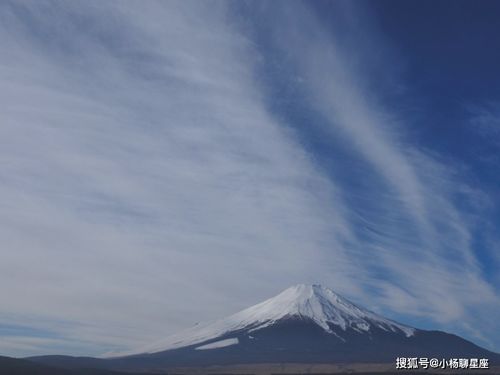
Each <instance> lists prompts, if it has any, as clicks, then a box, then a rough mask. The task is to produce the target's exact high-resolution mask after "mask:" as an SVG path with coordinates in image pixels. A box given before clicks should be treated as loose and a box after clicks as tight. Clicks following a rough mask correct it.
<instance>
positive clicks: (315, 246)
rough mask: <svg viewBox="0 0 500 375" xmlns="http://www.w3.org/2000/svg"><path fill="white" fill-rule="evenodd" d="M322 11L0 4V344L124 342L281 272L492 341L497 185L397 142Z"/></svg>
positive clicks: (156, 334) (125, 345)
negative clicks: (489, 217)
mask: <svg viewBox="0 0 500 375" xmlns="http://www.w3.org/2000/svg"><path fill="white" fill-rule="evenodd" d="M338 7H339V9H338V11H339V12H340V13H341V14H343V15H344V16H345V17H344V18H343V21H342V22H340V21H339V26H337V27H335V28H330V27H328V25H325V23H324V20H322V19H320V18H319V17H318V16H317V13H316V12H314V9H312V8H311V7H310V6H308V4H307V3H299V2H291V3H288V4H287V6H286V7H284V6H283V3H275V4H274V5H272V4H269V3H260V2H256V3H243V4H238V5H237V4H236V3H226V2H185V1H183V2H180V1H179V2H174V1H170V2H153V1H151V2H62V1H61V2H52V1H41V2H4V3H2V4H1V5H0V21H1V22H0V44H1V46H2V50H3V51H8V53H2V55H1V56H0V80H1V82H2V86H1V90H0V100H1V102H2V110H1V111H0V165H1V168H0V206H1V210H0V238H1V239H2V248H1V250H0V255H1V262H0V296H2V303H1V307H0V335H1V336H0V339H1V340H0V353H2V354H9V355H29V354H48V353H72V354H90V355H97V354H102V353H104V352H107V351H117V350H123V349H129V348H133V347H135V346H140V345H143V344H146V343H148V342H151V341H154V340H157V339H158V338H161V337H164V336H165V335H166V334H169V333H173V332H176V331H178V330H179V329H182V328H185V327H188V326H190V325H192V324H194V323H195V322H196V321H199V320H201V319H203V320H205V319H215V318H219V317H222V316H224V315H226V314H229V313H232V312H235V311H237V310H238V309H240V308H243V307H246V306H248V305H250V304H254V303H256V302H259V301H260V300H261V299H263V298H266V297H270V296H272V295H273V294H275V293H277V292H278V291H280V290H281V289H283V288H286V287H287V286H289V285H291V284H296V283H299V282H320V283H323V284H325V285H327V286H329V287H331V288H333V289H334V290H336V291H338V292H339V293H342V294H344V295H346V296H347V297H349V298H351V299H353V300H354V301H356V302H359V303H361V304H363V305H365V306H367V307H369V308H370V309H374V310H378V311H380V312H383V313H384V314H386V315H389V316H391V317H394V318H398V319H399V320H401V321H402V322H405V323H408V324H411V323H412V322H415V323H418V324H420V326H423V328H425V327H433V328H435V327H440V328H442V329H449V330H454V331H456V332H459V333H461V334H464V335H466V336H468V337H470V338H472V339H474V340H475V341H476V342H478V343H480V344H482V345H485V346H488V347H490V348H493V349H495V348H496V349H497V351H498V348H499V345H500V342H499V341H498V337H497V335H495V334H494V333H495V332H498V330H499V326H498V322H497V321H495V320H494V316H495V315H498V313H499V312H500V308H499V307H500V306H499V298H498V285H499V284H498V282H499V280H498V279H492V278H488V277H486V276H485V275H484V273H483V271H482V268H483V264H482V258H481V256H479V255H478V251H479V249H477V248H476V247H475V246H474V241H473V239H474V236H475V234H476V231H479V230H481V227H482V226H483V221H482V220H484V218H482V217H481V212H482V209H483V208H484V207H485V206H488V205H491V204H492V203H491V202H492V200H495V199H496V198H495V197H492V196H490V195H489V194H488V193H486V192H483V191H481V190H480V189H479V187H478V186H474V185H473V184H471V183H470V182H469V181H467V179H466V178H464V177H463V174H462V173H463V171H462V168H463V167H462V166H461V165H460V164H459V163H456V164H455V163H454V162H453V161H452V160H449V159H447V158H446V155H442V154H441V153H440V152H439V150H432V149H430V148H424V147H423V145H420V144H418V143H417V142H416V141H415V139H416V137H415V136H414V131H413V130H412V127H413V126H418V124H415V123H414V122H413V120H412V119H408V118H406V117H405V116H404V114H403V113H401V112H400V111H399V110H398V105H397V103H388V102H387V101H385V100H382V99H381V96H380V95H379V92H378V90H379V89H378V88H377V87H374V85H373V82H372V81H371V80H373V78H370V77H373V75H371V74H372V73H373V70H376V69H381V70H382V73H381V77H382V76H383V74H384V73H383V72H385V69H387V67H386V66H384V64H386V60H385V57H384V56H385V55H383V56H382V57H378V58H377V59H375V61H370V63H369V64H367V62H366V57H367V55H369V54H370V53H371V52H372V48H373V47H370V43H372V42H374V43H378V44H377V48H379V49H380V51H385V52H384V53H386V54H387V55H390V54H391V51H390V48H389V47H386V46H385V44H384V43H385V42H384V40H383V38H382V36H381V35H378V34H377V33H376V32H375V31H376V28H375V27H374V26H371V25H370V24H369V22H368V21H369V15H368V14H366V13H365V12H364V11H363V9H360V8H358V7H356V6H354V5H351V4H349V3H347V2H344V3H339V5H338ZM350 17H354V18H353V19H357V20H365V21H366V26H363V28H362V30H363V34H362V35H365V34H364V33H367V35H370V34H371V32H372V31H374V32H373V36H372V37H371V38H372V39H371V40H370V41H364V42H361V41H362V40H363V37H362V36H356V34H355V33H354V34H353V33H351V34H349V35H350V37H351V38H353V39H352V40H349V38H346V37H345V35H344V34H343V33H342V28H343V27H344V28H349V25H350V24H351V23H352V22H354V21H353V19H351V18H350ZM352 41H354V42H356V43H357V44H356V48H355V49H354V48H352V47H349V45H350V44H351V43H350V42H352ZM362 43H366V44H362ZM386 73H387V72H386ZM398 84H400V85H404V82H399V83H398ZM287 101H289V104H287V103H288V102H287ZM495 204H496V203H495ZM484 251H493V250H491V249H490V250H484ZM494 261H495V262H498V259H496V260H494Z"/></svg>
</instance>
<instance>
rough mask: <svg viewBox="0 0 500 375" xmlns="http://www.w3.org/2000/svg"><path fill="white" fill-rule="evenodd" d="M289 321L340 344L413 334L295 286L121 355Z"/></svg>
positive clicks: (314, 289)
mask: <svg viewBox="0 0 500 375" xmlns="http://www.w3.org/2000/svg"><path fill="white" fill-rule="evenodd" d="M290 318H295V319H303V320H308V321H311V322H314V323H315V324H316V325H318V326H319V327H321V328H322V329H323V330H324V331H325V332H327V333H331V334H333V335H335V336H337V337H338V338H340V339H341V340H343V338H342V337H341V335H339V333H338V332H340V333H341V332H342V331H346V330H348V329H352V330H354V331H357V332H358V333H360V334H362V333H369V332H370V330H371V329H372V328H378V329H382V330H384V331H388V332H394V333H401V334H404V335H405V336H406V337H410V336H412V335H413V334H414V332H415V329H414V328H411V327H408V326H405V325H403V324H399V323H396V322H394V321H392V320H389V319H386V318H384V317H382V316H380V315H377V314H375V313H373V312H371V311H369V310H365V309H362V308H360V307H358V306H356V305H355V304H353V303H351V302H349V301H348V300H347V299H345V298H343V297H342V296H340V295H338V294H336V293H335V292H333V291H332V290H331V289H328V288H326V287H323V286H321V285H305V284H299V285H295V286H292V287H290V288H288V289H286V290H284V291H283V292H281V293H280V294H278V295H277V296H275V297H272V298H270V299H268V300H265V301H264V302H261V303H259V304H257V305H254V306H252V307H249V308H247V309H244V310H242V311H240V312H238V313H236V314H233V315H231V316H229V317H227V318H225V319H221V320H218V321H215V322H213V323H210V324H204V325H196V326H195V327H192V328H190V329H187V330H185V331H183V332H181V333H179V334H176V335H173V336H170V337H168V338H167V339H165V340H162V341H160V342H158V343H156V344H154V345H151V346H148V347H145V348H142V349H140V350H137V351H134V352H131V353H121V354H122V355H129V354H138V353H155V352H160V351H165V350H171V349H177V348H181V347H186V346H190V345H196V344H200V345H201V344H202V343H204V342H207V341H210V340H216V339H217V338H228V337H229V336H230V334H231V333H233V332H234V333H237V332H240V333H241V332H242V331H244V332H247V333H248V334H250V335H251V333H252V332H255V331H258V330H261V329H263V328H265V327H269V326H272V325H274V324H276V323H278V322H281V321H284V320H286V319H290ZM335 331H337V332H335Z"/></svg>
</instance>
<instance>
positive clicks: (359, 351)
mask: <svg viewBox="0 0 500 375" xmlns="http://www.w3.org/2000/svg"><path fill="white" fill-rule="evenodd" d="M396 357H428V358H471V357H473V358H488V359H489V360H490V363H500V355H499V354H496V353H493V352H489V351H487V350H486V349H483V348H481V347H479V346H476V345H475V344H473V343H471V342H469V341H467V340H465V339H463V338H461V337H459V336H456V335H453V334H448V333H445V332H441V331H426V330H420V329H416V328H413V327H409V326H407V325H404V324H401V323H397V322H395V321H392V320H390V319H386V318H384V317H382V316H380V315H378V314H376V313H374V312H371V311H369V310H366V309H364V308H361V307H359V306H356V305H355V304H353V303H352V302H350V301H348V300H347V299H345V298H343V297H342V296H340V295H338V294H336V293H335V292H333V291H332V290H330V289H328V288H325V287H323V286H320V285H296V286H293V287H290V288H288V289H286V290H285V291H283V292H282V293H280V294H278V295H277V296H275V297H273V298H270V299H268V300H266V301H264V302H262V303H259V304H257V305H255V306H252V307H249V308H247V309H245V310H242V311H240V312H238V313H236V314H234V315H231V316H229V317H227V318H224V319H221V320H218V321H215V322H213V323H209V324H204V325H196V326H194V327H192V328H190V329H188V330H186V331H184V332H181V333H179V334H176V335H173V336H170V337H168V338H166V339H165V340H162V341H159V342H157V343H155V344H153V345H150V346H147V347H143V348H139V349H137V350H135V351H132V352H128V353H120V354H119V355H118V356H117V355H115V356H113V357H110V358H106V359H95V358H74V357H61V356H46V357H37V358H31V360H35V361H38V362H43V363H45V364H51V365H63V366H66V367H100V368H108V369H115V370H116V369H118V370H127V371H134V370H137V371H139V370H141V371H143V370H155V371H156V370H162V369H168V368H172V367H182V366H190V367H192V366H210V365H235V364H259V363H393V362H394V361H395V358H396Z"/></svg>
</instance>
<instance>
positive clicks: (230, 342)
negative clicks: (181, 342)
mask: <svg viewBox="0 0 500 375" xmlns="http://www.w3.org/2000/svg"><path fill="white" fill-rule="evenodd" d="M238 343H239V340H238V339H237V338H230V339H225V340H220V341H216V342H211V343H210V344H206V345H202V346H198V347H197V348H194V349H195V350H207V349H219V348H225V347H226V346H231V345H236V344H238Z"/></svg>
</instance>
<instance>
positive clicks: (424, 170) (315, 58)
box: [266, 4, 500, 330]
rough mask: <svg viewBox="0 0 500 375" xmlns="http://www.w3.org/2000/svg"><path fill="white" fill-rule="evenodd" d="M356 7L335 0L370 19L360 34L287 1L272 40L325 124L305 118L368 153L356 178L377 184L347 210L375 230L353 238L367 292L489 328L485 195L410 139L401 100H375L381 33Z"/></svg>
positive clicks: (345, 189) (495, 305) (445, 319)
mask: <svg viewBox="0 0 500 375" xmlns="http://www.w3.org/2000/svg"><path fill="white" fill-rule="evenodd" d="M357 7H359V4H358V5H356V4H347V5H346V4H343V5H341V6H339V7H338V8H336V10H337V11H338V12H340V14H341V16H339V15H337V17H336V18H335V17H333V19H334V21H339V19H341V18H342V16H346V19H349V17H352V15H353V14H356V15H357V16H358V18H357V19H356V21H355V26H352V25H351V26H352V27H353V29H355V31H356V33H358V34H360V31H359V29H360V28H361V29H363V27H364V28H365V29H364V30H363V31H364V32H362V33H361V34H362V35H363V37H361V38H358V39H356V38H355V37H352V39H349V37H350V36H349V35H348V34H347V35H346V34H336V33H335V31H332V30H334V28H335V26H334V27H331V25H327V24H325V23H324V22H322V21H321V19H320V17H317V15H316V13H315V11H313V10H311V7H308V6H307V5H304V4H296V6H294V7H287V11H286V12H283V17H270V18H272V20H270V21H269V22H270V23H272V24H273V25H274V26H275V27H274V28H273V30H274V35H272V37H271V38H269V39H271V40H274V41H275V42H274V43H275V44H274V47H275V48H280V49H281V50H282V51H283V54H284V55H286V61H287V63H288V64H289V65H293V68H288V69H289V71H292V72H295V74H296V75H297V76H299V77H301V83H300V85H298V88H297V90H299V91H301V92H302V95H303V96H304V98H305V99H304V100H307V101H308V103H309V106H310V107H312V108H314V109H315V110H316V112H317V113H319V114H320V115H321V116H322V118H323V119H324V121H323V122H324V124H321V122H320V124H308V126H309V127H311V128H313V129H314V127H321V131H322V132H323V133H325V132H326V133H327V134H329V135H330V137H331V138H332V140H338V139H341V140H342V142H344V143H348V144H349V145H350V147H351V152H352V154H355V155H356V156H357V157H360V156H361V157H362V158H363V159H364V164H363V167H364V168H365V169H364V170H362V171H360V172H359V174H358V177H359V178H360V179H361V180H368V181H369V182H370V183H368V184H367V186H368V187H367V188H365V189H364V190H363V191H362V192H361V193H359V192H357V196H356V198H357V200H358V201H359V202H360V203H359V204H358V205H357V206H356V205H353V206H352V208H353V212H351V213H349V214H348V217H349V222H350V223H351V227H352V228H353V227H354V228H356V227H358V228H359V227H365V228H367V229H369V231H368V232H367V233H365V237H364V238H363V236H357V238H356V240H355V241H354V242H355V244H354V245H352V246H350V247H349V251H350V255H351V257H352V258H351V259H352V260H353V261H354V260H355V261H356V262H357V264H358V267H359V268H362V269H363V272H362V273H363V274H364V275H365V276H366V279H365V280H362V281H360V283H364V282H367V284H366V286H367V287H368V288H369V289H370V290H371V293H369V294H371V296H369V295H367V296H366V298H367V300H371V298H372V296H373V290H374V289H375V290H378V291H379V292H380V296H379V299H378V301H377V302H378V303H380V301H381V300H383V301H384V302H385V305H386V306H390V307H391V309H393V310H395V311H399V312H405V313H407V314H412V315H423V316H426V317H428V318H431V319H432V320H434V321H438V322H439V323H440V324H441V326H442V327H443V326H446V324H450V325H454V326H455V328H456V326H460V324H461V322H464V321H467V322H469V323H470V322H472V321H474V324H476V325H479V326H483V329H485V330H491V329H493V330H494V329H498V323H494V322H493V321H491V320H490V321H489V322H488V323H486V324H484V325H483V323H484V322H483V321H482V318H478V317H477V314H478V312H479V311H486V310H487V311H490V313H492V314H493V315H495V312H498V311H499V309H500V302H499V301H500V298H499V295H498V291H497V290H498V288H495V285H492V284H491V283H490V282H488V281H486V280H485V278H484V275H483V273H482V269H481V265H480V264H479V262H478V259H477V255H476V253H475V249H474V247H473V235H474V234H473V229H474V228H477V226H478V224H479V223H480V220H479V215H478V212H476V213H472V212H471V211H469V210H468V208H469V207H473V206H474V205H475V202H476V201H477V199H480V200H482V199H483V198H482V197H481V194H480V195H479V197H476V194H475V193H473V194H467V193H466V192H467V191H471V192H473V191H474V189H471V190H470V189H469V187H468V186H467V185H466V183H465V182H464V181H463V178H462V176H461V175H460V168H459V167H457V165H455V164H453V162H452V161H450V160H442V159H441V158H440V157H439V156H438V155H436V154H434V153H432V152H431V151H429V150H426V149H424V148H422V147H418V146H416V145H415V142H411V135H410V132H409V124H413V121H412V120H411V119H406V118H405V117H404V113H403V112H402V111H399V110H398V108H397V103H384V102H383V101H382V100H377V99H376V98H377V92H376V90H374V89H373V88H374V87H377V86H380V84H372V85H370V84H369V83H373V82H374V81H376V78H375V77H370V76H367V73H366V72H367V71H368V72H371V73H373V71H374V68H373V66H372V64H374V63H376V62H375V61H376V60H377V57H373V54H375V53H377V50H376V49H378V47H377V48H373V47H372V46H369V44H370V43H371V42H372V41H377V42H380V40H381V39H380V38H378V37H377V36H374V37H373V38H372V39H370V38H368V40H367V39H366V38H364V37H365V36H367V35H373V34H374V33H373V30H372V29H371V27H372V26H370V22H364V21H365V18H363V17H365V16H366V15H364V14H363V12H362V11H361V12H360V11H358V9H356V8H357ZM342 8H348V9H342ZM266 12H270V13H272V14H273V15H274V16H275V15H276V14H277V13H278V12H277V7H274V8H273V7H272V6H269V7H268V8H267V9H266ZM273 12H274V13H273ZM342 12H345V13H342ZM334 21H332V22H334ZM377 38H378V39H377ZM383 48H384V47H383V46H380V50H382V49H383ZM397 64H398V63H397V62H391V63H389V62H388V61H386V64H385V65H384V66H382V67H381V70H382V71H384V74H386V73H385V71H386V70H387V69H394V70H397V66H395V65H397ZM342 168H345V163H344V164H343V163H342V162H338V163H337V164H335V162H333V163H332V166H331V169H332V170H333V171H334V172H335V169H342ZM367 172H368V173H367ZM335 182H336V184H337V189H338V191H340V193H341V194H343V195H345V196H347V195H349V194H350V191H349V190H350V188H351V187H350V186H348V185H345V186H343V185H344V183H343V181H339V180H337V181H335ZM366 202H370V204H367V203H366ZM464 206H467V208H465V209H464ZM360 207H361V208H360ZM357 210H361V211H362V212H363V213H364V215H361V218H360V217H357V216H356V215H355V214H354V212H356V211H357ZM346 220H347V218H346ZM358 233H359V232H358ZM367 238H368V240H367ZM361 259H362V260H361ZM368 275H369V276H368ZM373 280H376V282H375V283H374V284H372V281H373ZM362 294H363V292H361V293H359V295H362ZM471 306H475V308H471ZM483 309H484V310H483ZM472 310H474V311H472ZM486 327H488V328H486ZM493 327H496V328H493ZM462 329H466V326H465V325H463V326H462Z"/></svg>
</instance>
